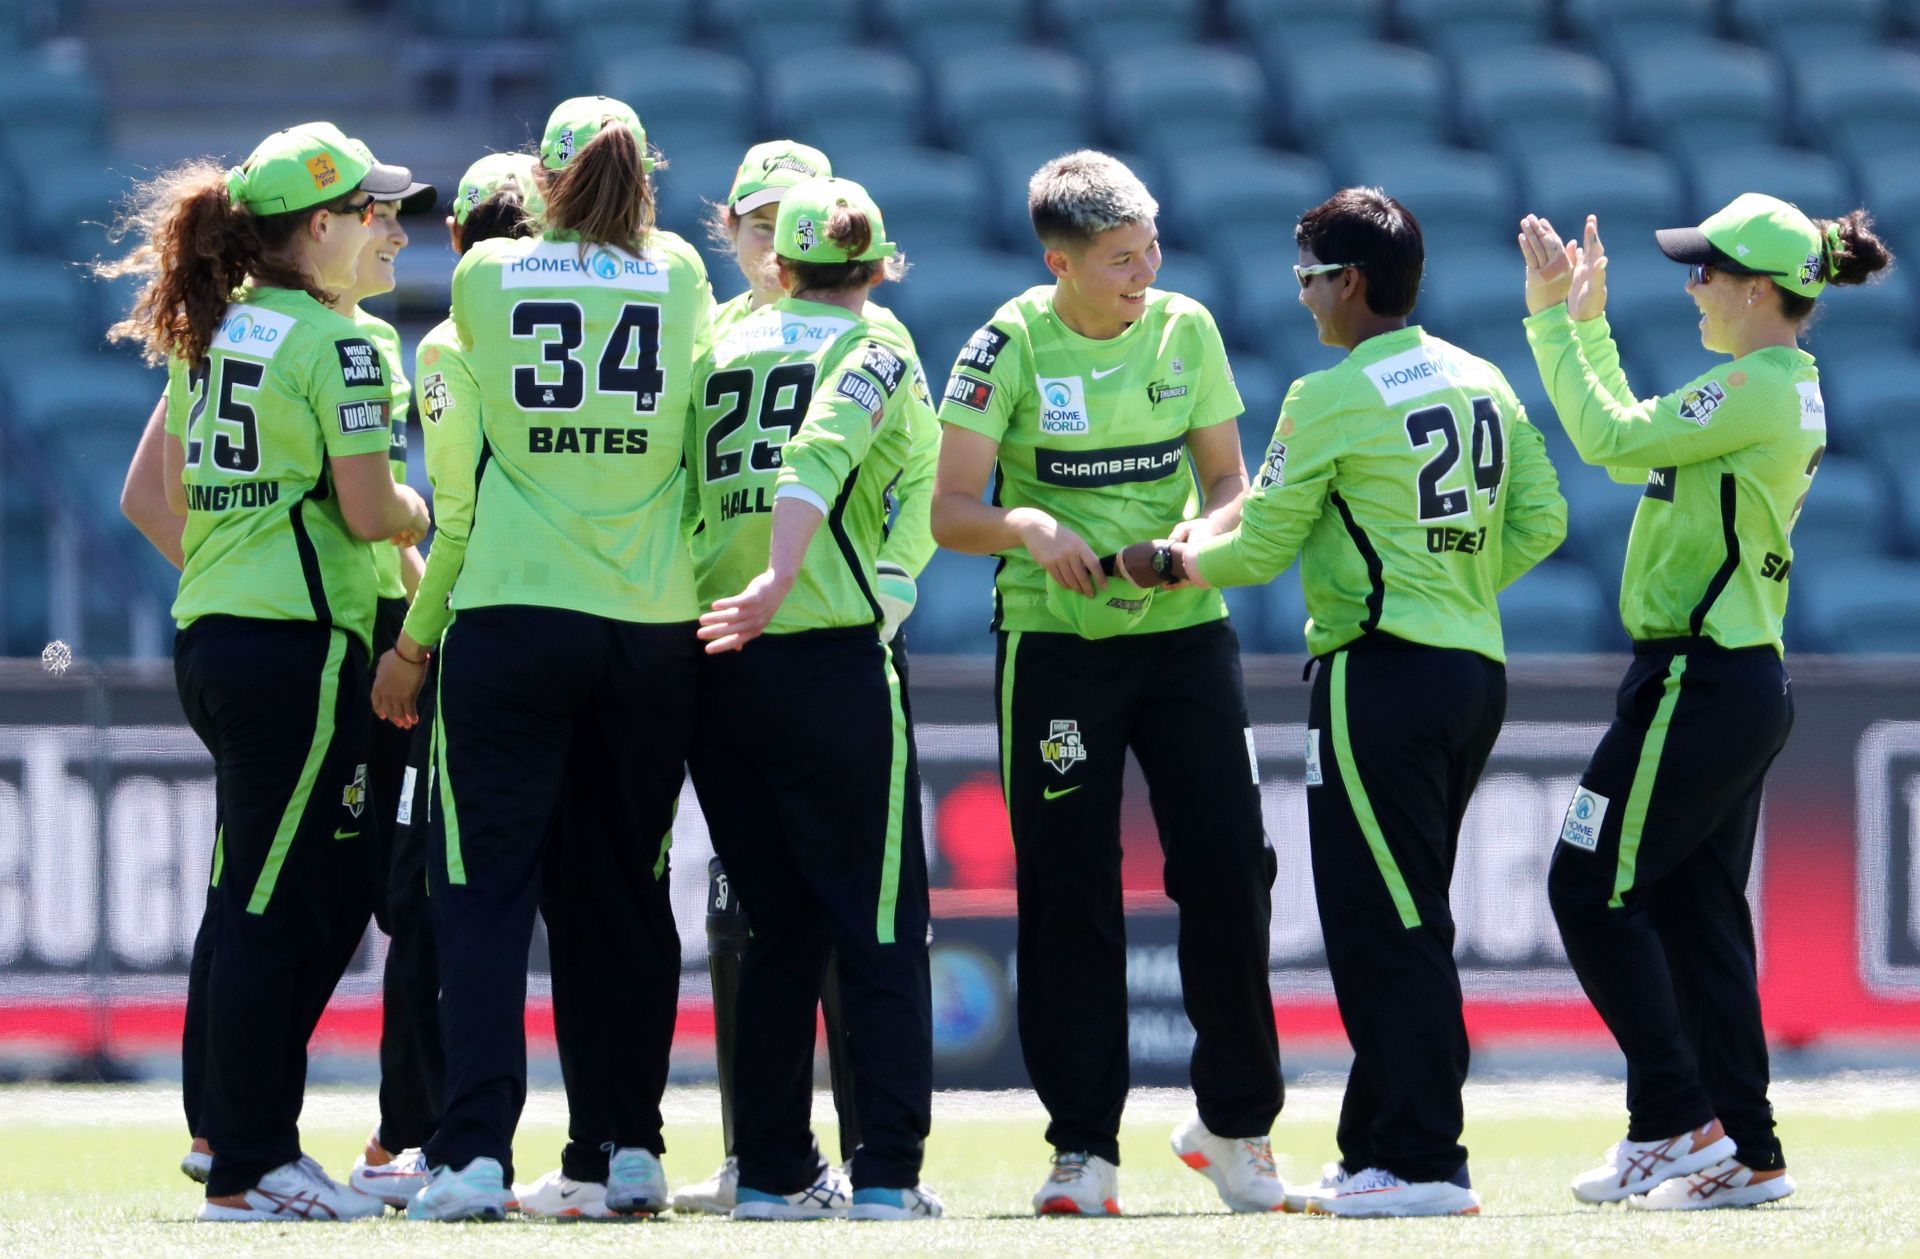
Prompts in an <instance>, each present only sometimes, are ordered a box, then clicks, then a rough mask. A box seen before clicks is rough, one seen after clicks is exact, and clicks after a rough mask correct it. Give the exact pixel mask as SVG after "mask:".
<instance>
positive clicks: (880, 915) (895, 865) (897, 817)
mask: <svg viewBox="0 0 1920 1259" xmlns="http://www.w3.org/2000/svg"><path fill="white" fill-rule="evenodd" d="M881 650H882V651H884V652H886V660H887V704H888V707H889V708H890V709H891V710H892V713H891V716H892V718H893V763H892V765H891V766H889V767H888V772H887V848H886V853H885V855H884V856H883V857H882V858H881V860H880V905H879V908H878V909H877V911H876V912H875V915H874V934H875V936H876V937H877V938H878V939H879V941H880V943H881V944H892V943H893V942H894V932H893V918H894V911H895V910H896V909H897V908H898V906H899V903H900V828H901V815H902V813H903V812H904V811H905V808H906V798H907V712H906V709H905V708H904V707H902V706H901V703H900V675H899V674H898V673H895V672H894V670H893V649H892V648H891V647H888V646H886V645H884V644H882V646H881Z"/></svg>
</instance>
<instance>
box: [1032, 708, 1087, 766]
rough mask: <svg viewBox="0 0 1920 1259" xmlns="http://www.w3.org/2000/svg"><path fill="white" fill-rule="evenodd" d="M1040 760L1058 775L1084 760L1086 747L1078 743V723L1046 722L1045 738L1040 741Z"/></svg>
mask: <svg viewBox="0 0 1920 1259" xmlns="http://www.w3.org/2000/svg"><path fill="white" fill-rule="evenodd" d="M1040 759H1041V760H1042V761H1043V762H1045V763H1046V764H1047V765H1048V766H1049V767H1051V768H1052V769H1053V770H1054V771H1055V772H1057V773H1060V774H1065V773H1066V772H1067V771H1068V770H1070V769H1072V768H1073V767H1074V766H1075V765H1078V764H1079V763H1080V762H1081V761H1084V760H1086V759H1087V745H1086V744H1085V743H1082V742H1081V741H1080V723H1079V722H1077V721H1050V722H1048V723H1047V737H1046V738H1044V739H1042V740H1040Z"/></svg>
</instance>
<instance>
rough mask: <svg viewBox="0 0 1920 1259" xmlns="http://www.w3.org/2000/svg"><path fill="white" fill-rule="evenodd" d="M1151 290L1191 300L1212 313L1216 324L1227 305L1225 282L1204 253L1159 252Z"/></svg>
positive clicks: (1167, 250) (1165, 250) (1172, 250)
mask: <svg viewBox="0 0 1920 1259" xmlns="http://www.w3.org/2000/svg"><path fill="white" fill-rule="evenodd" d="M1154 287H1155V288H1158V289H1166V290H1169V291H1171V292H1174V293H1181V294H1184V295H1186V296H1187V297H1191V298H1192V299H1193V300H1194V301H1196V302H1199V303H1200V304H1201V305H1202V306H1205V307H1206V308H1207V309H1208V310H1209V311H1210V312H1213V313H1214V319H1215V320H1216V321H1217V320H1219V318H1220V317H1221V312H1224V311H1226V309H1227V306H1228V298H1227V285H1226V281H1225V280H1224V279H1222V278H1221V275H1220V269H1219V268H1218V267H1216V266H1214V265H1213V263H1212V262H1211V261H1209V260H1208V258H1207V257H1206V255H1205V254H1189V253H1182V252H1181V251H1179V250H1177V249H1163V250H1161V253H1160V274H1159V276H1158V278H1156V279H1155V280H1154Z"/></svg>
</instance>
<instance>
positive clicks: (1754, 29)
mask: <svg viewBox="0 0 1920 1259" xmlns="http://www.w3.org/2000/svg"><path fill="white" fill-rule="evenodd" d="M1727 14H1728V17H1729V18H1731V19H1732V23H1733V27H1734V29H1735V30H1736V31H1737V32H1738V33H1739V34H1740V35H1741V36H1742V37H1744V38H1746V39H1750V40H1752V41H1754V42H1755V43H1758V44H1764V45H1765V46H1766V47H1768V48H1769V49H1771V50H1772V51H1773V52H1774V53H1776V54H1778V55H1779V56H1781V57H1782V58H1784V59H1786V60H1787V61H1789V62H1793V61H1799V60H1801V59H1804V58H1807V57H1810V56H1821V55H1828V54H1834V53H1840V54H1844V55H1851V54H1852V53H1853V52H1854V51H1855V50H1857V49H1860V48H1864V47H1867V46H1868V45H1870V44H1872V43H1874V42H1876V41H1877V40H1878V39H1879V38H1880V36H1881V34H1882V32H1883V30H1884V28H1885V26H1886V19H1887V16H1888V12H1887V0H1820V2H1819V3H1818V4H1807V3H1805V0H1730V3H1729V4H1728V5H1727Z"/></svg>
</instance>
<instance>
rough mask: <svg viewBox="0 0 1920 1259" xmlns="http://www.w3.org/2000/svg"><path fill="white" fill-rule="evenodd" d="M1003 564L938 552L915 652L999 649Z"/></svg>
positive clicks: (910, 632) (913, 634)
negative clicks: (996, 595)
mask: <svg viewBox="0 0 1920 1259" xmlns="http://www.w3.org/2000/svg"><path fill="white" fill-rule="evenodd" d="M955 348H956V349H957V348H958V347H957V346H956V347H955ZM998 562H999V561H998V560H997V559H996V558H995V557H994V556H991V555H961V554H959V553H958V552H955V551H948V550H945V549H942V550H939V551H936V552H934V556H933V559H931V560H930V561H928V563H927V567H926V569H925V570H924V571H922V572H921V574H920V577H919V581H918V583H917V584H918V586H919V589H920V594H919V600H918V602H917V603H916V604H915V605H914V609H913V616H912V618H911V619H910V620H908V622H907V629H906V633H907V638H908V642H909V645H910V648H911V650H913V651H914V652H916V653H922V652H924V653H926V654H929V655H933V654H940V653H946V652H976V653H977V652H985V651H992V650H993V636H992V634H990V633H989V632H988V629H987V627H988V625H989V624H990V623H991V622H992V620H993V573H994V568H995V566H996V565H997V564H998Z"/></svg>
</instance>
